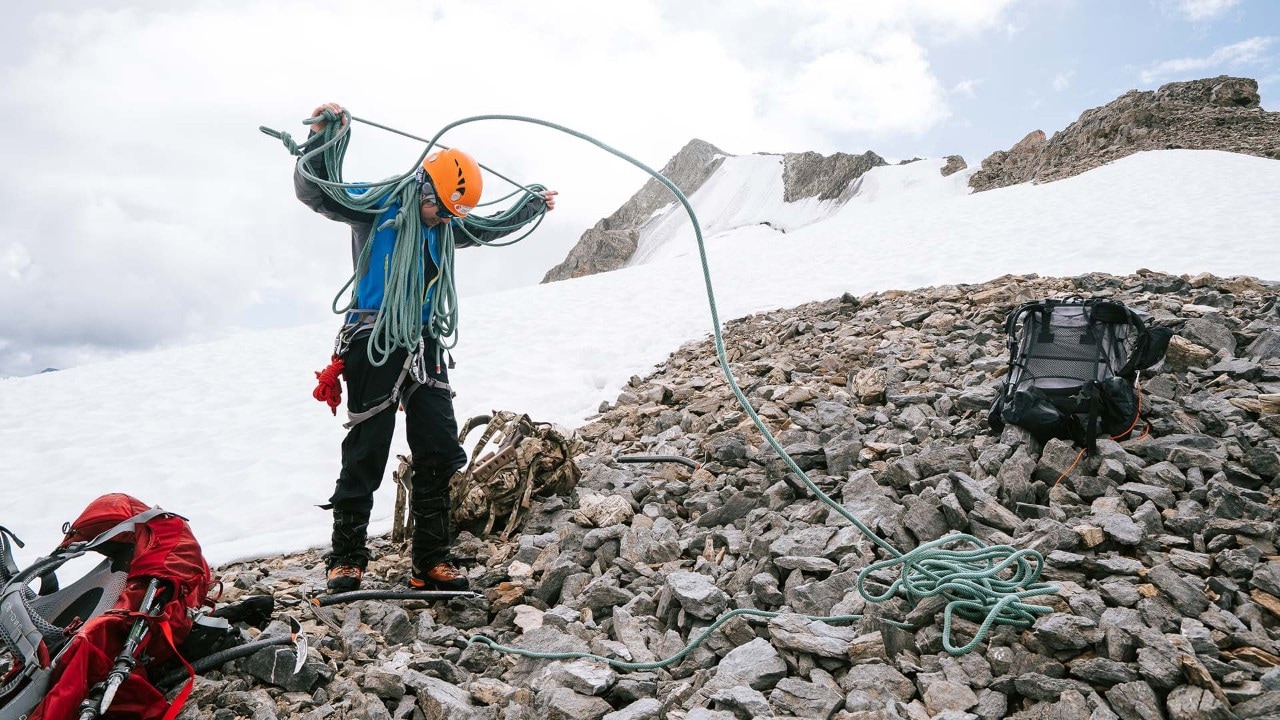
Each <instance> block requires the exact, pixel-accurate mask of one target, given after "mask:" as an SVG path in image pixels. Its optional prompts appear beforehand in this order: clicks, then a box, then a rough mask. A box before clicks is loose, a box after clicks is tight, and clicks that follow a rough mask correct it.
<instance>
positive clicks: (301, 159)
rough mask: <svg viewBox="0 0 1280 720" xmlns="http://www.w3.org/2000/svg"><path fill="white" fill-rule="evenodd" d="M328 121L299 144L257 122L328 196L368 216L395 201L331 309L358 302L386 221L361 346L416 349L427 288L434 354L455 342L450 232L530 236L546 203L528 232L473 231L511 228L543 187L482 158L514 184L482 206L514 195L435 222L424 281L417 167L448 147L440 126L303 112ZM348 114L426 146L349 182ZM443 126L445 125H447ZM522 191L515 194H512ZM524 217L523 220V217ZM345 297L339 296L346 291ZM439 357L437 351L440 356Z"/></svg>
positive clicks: (374, 356) (381, 360)
mask: <svg viewBox="0 0 1280 720" xmlns="http://www.w3.org/2000/svg"><path fill="white" fill-rule="evenodd" d="M321 121H324V122H325V125H324V128H323V129H322V130H320V131H319V132H317V133H316V134H315V135H314V136H313V137H311V138H310V139H309V140H307V141H306V142H303V143H298V142H296V141H294V139H293V137H292V136H291V135H289V133H287V132H282V131H278V130H272V129H271V128H268V127H265V126H264V127H259V130H261V131H262V132H263V133H265V134H267V135H270V136H272V137H274V138H277V139H279V140H280V141H281V142H282V143H283V144H284V146H285V148H287V149H288V150H289V152H290V153H291V154H293V155H296V156H298V170H299V172H300V173H301V174H302V176H303V177H305V178H306V179H307V180H308V181H309V182H311V183H314V184H315V185H316V186H318V187H319V188H320V189H321V190H322V191H323V192H324V193H325V194H326V195H327V196H328V197H330V198H331V199H333V200H334V201H335V202H337V203H339V204H341V205H342V206H343V207H346V208H349V209H351V210H355V211H358V212H364V213H369V214H370V216H371V219H372V218H373V217H375V216H377V215H378V214H380V213H383V212H385V211H388V210H390V209H392V208H395V213H394V215H392V216H391V217H390V218H388V219H387V220H385V221H383V222H382V223H381V224H380V225H376V226H373V227H371V228H370V230H369V233H370V236H369V241H368V242H365V243H364V248H363V250H362V252H361V254H360V256H359V258H357V260H356V263H355V269H354V272H353V273H352V275H351V278H350V279H349V280H348V281H347V282H346V284H344V285H343V286H342V288H340V289H339V290H338V294H337V295H336V296H334V299H333V303H332V309H333V312H334V313H335V314H339V315H342V314H346V313H348V312H350V311H351V310H353V309H356V307H355V306H356V288H357V286H358V284H359V282H360V278H362V277H364V276H365V274H366V273H368V272H369V270H370V268H369V258H370V255H371V252H372V249H373V243H372V242H371V241H372V239H373V235H374V234H376V233H377V232H379V231H381V230H385V229H387V228H388V227H390V228H394V229H395V231H396V243H395V247H394V249H393V250H392V253H391V256H390V257H389V258H388V259H387V261H386V262H384V263H383V267H382V268H374V269H373V270H374V272H379V271H380V272H381V273H382V278H383V286H384V292H383V302H382V304H381V307H379V308H378V311H377V314H376V316H375V317H374V322H373V329H372V333H371V335H370V338H369V343H368V347H367V350H366V352H367V353H368V357H369V362H371V363H373V364H374V365H375V366H381V365H383V364H385V363H386V361H387V358H389V357H390V356H391V354H392V353H393V352H395V351H396V350H397V349H399V348H405V349H407V350H409V351H411V352H412V351H413V350H415V349H416V348H417V347H418V343H419V341H420V340H421V339H422V330H423V320H422V308H423V305H424V304H425V303H426V300H427V295H428V293H431V305H430V307H429V309H428V320H427V322H426V327H427V332H428V333H429V334H430V335H431V337H432V338H434V339H435V341H436V344H437V353H440V352H442V351H444V350H449V349H452V348H453V347H455V346H456V345H457V342H458V295H457V288H456V286H455V283H454V269H453V252H454V248H455V244H456V243H455V239H454V233H455V232H462V233H463V234H464V235H465V236H466V237H467V238H468V239H470V240H471V241H472V242H474V243H476V244H480V245H490V246H495V247H502V246H506V245H511V244H513V243H516V242H519V241H520V240H523V239H524V238H526V237H528V235H529V233H531V232H533V230H535V229H536V228H537V227H538V225H539V224H540V223H541V222H542V215H543V214H545V208H544V209H543V211H542V212H541V213H539V214H538V216H537V220H536V222H534V223H533V225H532V227H530V228H529V230H528V232H525V233H524V234H522V235H520V236H519V237H516V238H514V239H510V240H508V239H505V238H504V239H503V240H502V241H501V242H495V241H488V242H486V241H484V240H481V239H480V238H479V237H478V236H477V235H476V234H475V233H474V232H473V230H479V231H512V230H516V229H518V228H519V227H520V226H521V225H522V224H525V223H524V222H519V221H517V220H516V218H517V217H518V216H519V214H520V213H521V211H522V210H523V209H524V207H525V206H526V205H527V204H528V203H529V202H531V201H533V200H534V199H535V198H539V197H540V194H541V193H542V192H543V191H545V190H546V189H547V188H546V187H544V186H542V185H538V184H533V185H527V186H526V185H521V184H519V183H516V182H515V181H514V180H511V179H510V178H508V177H507V176H505V175H503V174H502V173H499V172H497V171H495V170H493V169H492V168H489V167H486V166H485V165H483V164H482V165H481V167H482V168H484V169H485V170H486V171H488V172H490V173H491V174H493V175H495V176H497V177H499V178H501V179H503V180H505V181H507V182H509V183H511V184H512V185H515V186H516V189H515V190H514V191H513V192H511V193H508V194H507V195H505V196H503V197H501V198H498V199H497V200H493V201H488V202H484V203H481V206H482V207H483V206H488V205H493V204H496V203H500V202H504V201H507V200H510V199H511V198H513V197H515V198H516V199H515V201H514V202H513V203H512V204H511V205H510V206H509V207H507V208H506V209H505V210H503V211H501V212H499V213H498V214H496V215H494V216H492V217H475V216H468V217H466V218H462V219H459V220H454V221H450V222H448V223H444V224H443V225H440V226H438V228H437V229H436V232H437V233H438V237H437V242H436V249H437V254H438V257H436V258H432V259H433V261H434V262H435V264H436V267H437V270H438V272H437V274H436V277H435V278H433V279H432V280H431V282H430V283H427V282H426V281H425V279H424V278H423V273H422V268H423V267H424V263H425V259H424V254H425V253H426V249H425V248H424V243H423V242H421V241H420V239H421V238H422V237H423V232H424V229H423V227H422V218H421V215H420V214H419V212H418V204H419V200H418V195H419V191H418V180H417V172H418V168H419V167H421V165H422V161H423V159H425V158H426V157H427V155H428V154H430V152H431V151H432V149H433V148H435V147H441V148H443V147H445V146H444V145H440V144H439V143H438V142H437V141H438V140H439V138H440V136H441V135H443V134H444V131H443V130H442V131H440V132H439V133H437V134H436V136H435V137H434V138H432V139H430V140H424V139H422V138H419V137H416V136H413V135H409V134H408V133H404V132H401V131H399V130H394V129H392V128H389V127H386V126H385V125H380V124H378V123H374V122H370V121H368V120H364V119H363V118H358V117H355V116H353V115H351V114H350V113H348V112H346V111H343V112H342V113H341V114H338V113H336V112H334V111H333V110H329V109H326V110H324V111H323V112H322V113H321V114H320V115H317V116H315V117H312V118H308V119H307V120H304V121H303V122H304V123H306V124H309V125H313V124H316V123H319V122H321ZM351 121H357V122H362V123H365V124H367V125H372V126H374V127H378V128H381V129H384V130H388V131H390V132H394V133H396V134H399V135H404V136H406V137H410V138H412V139H414V140H419V141H421V142H424V143H426V147H425V148H424V149H423V151H422V153H421V154H420V155H419V156H418V159H417V161H416V163H415V164H414V166H413V167H412V168H411V169H410V170H409V171H407V172H405V173H403V174H401V175H397V176H395V177H391V178H388V179H386V180H382V181H380V182H361V183H349V182H346V181H344V180H343V177H342V165H343V161H344V160H345V158H346V153H347V146H348V144H349V143H350V140H351V136H350V133H351ZM446 129H447V128H446ZM317 157H318V158H319V159H320V160H321V162H323V164H324V168H325V175H326V176H327V177H325V178H321V177H319V176H317V175H316V174H315V173H313V172H311V166H310V163H311V161H312V160H313V159H314V158H317ZM516 196H519V197H516ZM525 222H528V221H525ZM344 295H346V296H347V299H346V301H345V302H344V301H343V296H344ZM437 361H438V357H437Z"/></svg>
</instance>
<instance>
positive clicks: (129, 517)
mask: <svg viewBox="0 0 1280 720" xmlns="http://www.w3.org/2000/svg"><path fill="white" fill-rule="evenodd" d="M0 531H2V532H0V580H3V581H4V589H3V590H2V591H0V641H2V643H3V648H0V653H3V655H0V673H3V677H0V720H7V719H8V718H24V717H26V718H30V720H64V719H68V718H70V719H72V720H75V719H76V718H79V717H80V716H81V713H82V711H83V710H84V709H85V708H86V707H93V703H98V704H101V700H102V696H103V692H104V689H105V688H106V687H108V686H110V685H115V687H114V689H113V690H112V692H113V694H114V696H113V697H112V698H111V703H110V707H109V708H108V710H107V712H106V713H105V714H104V715H102V717H107V718H113V717H114V718H125V717H127V718H142V719H143V720H151V719H153V718H154V719H157V720H158V719H160V718H165V719H166V720H172V718H173V717H175V716H176V715H177V714H178V711H179V710H180V709H181V708H182V704H183V703H184V702H185V701H186V698H187V695H188V694H190V688H191V684H190V682H188V683H187V685H186V686H185V687H184V688H183V689H182V691H181V692H179V693H178V695H177V697H176V698H175V699H174V702H173V703H172V705H171V704H170V703H169V702H168V701H166V700H165V697H164V694H163V693H161V692H160V691H159V690H157V689H156V687H155V686H154V685H153V684H152V682H151V680H152V679H151V678H149V677H148V669H149V668H151V667H156V666H157V665H158V664H160V663H163V662H164V661H166V660H169V659H171V658H175V657H176V658H177V659H178V661H179V662H181V663H182V664H183V665H185V666H186V667H187V668H188V670H189V671H190V666H189V665H187V663H186V661H185V660H183V659H182V658H181V656H180V655H179V654H178V652H177V650H176V649H175V648H177V647H178V646H179V645H181V644H182V641H183V640H184V639H186V637H187V634H188V633H189V632H190V630H191V622H192V620H191V618H192V616H193V614H194V611H196V610H197V609H198V608H200V607H202V606H204V605H206V603H207V596H208V592H209V586H210V584H211V577H210V573H209V565H208V563H207V562H205V559H204V555H203V553H202V552H201V550H200V544H199V543H198V542H196V539H195V536H194V535H192V533H191V528H190V526H189V525H188V524H187V521H186V520H185V519H184V518H182V517H181V516H179V515H175V514H173V513H170V512H166V511H164V510H162V509H160V508H149V507H148V506H147V505H146V504H144V503H142V502H141V501H139V500H137V499H136V498H133V497H130V496H128V495H124V494H121V493H113V494H110V495H103V496H102V497H100V498H98V499H97V500H94V501H93V502H92V503H90V504H89V506H88V507H87V508H85V510H84V512H82V513H81V514H80V517H78V518H76V520H75V521H74V522H73V523H71V524H70V525H69V526H67V527H64V531H65V533H66V537H65V538H64V539H63V541H62V543H61V544H59V545H58V547H57V548H56V549H55V550H54V552H53V553H51V554H50V555H49V556H48V557H44V558H40V559H39V560H36V561H35V562H34V563H33V564H32V565H31V566H30V567H28V568H26V569H24V570H22V571H18V570H17V566H16V563H14V562H13V560H12V557H11V555H10V552H9V551H10V546H9V540H10V538H13V539H14V541H17V538H16V537H14V536H13V534H12V533H10V532H9V531H8V530H5V529H3V528H0ZM89 551H94V552H97V553H100V554H102V555H104V556H105V559H104V560H103V561H102V562H101V563H100V564H99V565H98V566H97V567H96V568H94V569H93V570H91V571H90V572H89V573H88V574H86V575H85V576H84V577H82V578H80V579H78V580H77V581H76V582H75V583H73V584H71V585H69V586H68V587H66V588H58V587H57V583H56V576H54V575H53V573H54V571H56V570H57V569H58V567H60V566H61V565H62V564H63V563H65V562H67V561H68V560H71V559H72V558H75V557H79V556H81V555H84V554H85V553H86V552H89ZM36 578H41V580H42V582H41V590H40V593H39V594H37V593H36V592H35V591H34V590H32V588H30V587H28V585H29V584H30V583H33V582H34V581H35V580H36ZM51 581H52V582H51ZM50 586H52V587H50ZM144 601H145V602H146V603H147V604H148V607H149V608H150V612H147V613H144V612H141V610H140V609H141V608H142V607H143V605H144ZM131 631H132V633H133V639H134V640H135V642H134V645H135V646H136V650H135V651H134V652H133V653H131V654H130V653H125V654H123V655H122V653H121V650H122V648H124V647H125V646H126V639H127V638H130V634H131ZM139 636H140V637H139ZM129 655H132V657H133V658H134V659H135V660H136V659H137V658H143V657H145V658H146V659H147V661H146V663H143V662H141V661H140V660H137V661H136V663H137V664H136V666H133V667H132V668H131V671H130V672H128V673H127V674H124V673H120V672H117V675H124V676H123V680H122V681H121V678H120V677H117V678H116V679H115V680H113V681H112V682H111V683H108V682H107V679H108V676H109V674H110V673H111V672H112V670H113V668H116V669H117V671H119V669H120V667H121V666H122V664H126V665H127V664H129V663H127V662H125V661H124V658H125V657H127V656H129Z"/></svg>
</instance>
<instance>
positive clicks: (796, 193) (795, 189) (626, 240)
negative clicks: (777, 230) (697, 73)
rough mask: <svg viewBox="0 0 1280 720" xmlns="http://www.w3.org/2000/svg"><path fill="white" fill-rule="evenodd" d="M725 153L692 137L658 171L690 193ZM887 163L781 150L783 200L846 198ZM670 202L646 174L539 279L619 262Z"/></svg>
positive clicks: (871, 156) (603, 269) (596, 269)
mask: <svg viewBox="0 0 1280 720" xmlns="http://www.w3.org/2000/svg"><path fill="white" fill-rule="evenodd" d="M725 157H726V153H724V152H723V151H721V150H719V149H718V148H716V147H715V146H714V145H711V144H710V143H707V142H704V141H702V140H693V141H692V142H690V143H689V144H688V145H686V146H685V147H684V148H683V149H682V150H681V151H680V152H678V153H676V156H675V157H673V158H671V160H670V162H668V163H667V165H666V167H664V168H663V169H662V174H663V175H665V176H666V177H668V178H670V180H671V181H672V182H673V183H675V184H676V187H678V188H680V191H681V192H683V193H684V194H685V195H692V194H693V193H694V192H695V191H697V189H698V188H700V187H702V184H703V183H705V182H706V181H707V179H708V178H710V177H711V175H712V174H713V173H715V171H716V170H717V169H718V168H719V167H720V166H721V164H722V163H723V161H724V158H725ZM887 164H888V163H886V162H885V160H884V158H882V157H880V156H879V155H877V154H875V153H873V152H869V151H868V152H865V153H863V154H861V155H849V154H847V153H835V154H833V155H820V154H818V153H816V152H804V153H786V154H784V155H783V156H782V165H783V169H782V180H783V200H785V201H786V202H796V201H798V200H802V199H804V198H817V199H819V200H833V199H840V200H847V199H848V197H849V196H850V195H851V194H852V188H853V187H854V186H853V181H854V180H856V179H857V178H859V177H861V176H862V175H863V173H865V172H867V171H868V170H870V169H871V168H873V167H878V166H880V165H887ZM673 202H674V198H672V197H671V191H670V190H668V189H667V188H666V187H665V186H663V185H662V184H661V183H659V182H658V181H657V180H653V179H650V180H649V181H648V182H646V183H645V184H644V187H642V188H641V189H640V192H638V193H636V194H635V195H634V196H632V197H631V199H630V200H628V201H627V202H626V203H625V204H623V206H622V207H620V208H618V211H617V212H615V213H614V214H612V215H610V216H609V217H607V218H605V219H604V220H601V221H600V222H598V223H596V225H595V227H593V228H591V229H590V230H588V231H586V232H585V233H583V235H582V237H581V238H580V239H579V240H578V244H577V245H575V246H574V247H573V249H572V250H570V251H569V255H568V256H567V257H565V259H564V261H563V262H561V263H560V264H559V265H556V266H555V267H553V268H551V270H549V271H548V272H547V274H546V275H545V276H544V277H543V278H542V282H544V283H547V282H554V281H556V280H566V279H568V278H575V277H582V276H583V275H594V274H595V273H601V272H608V271H610V270H616V269H618V268H620V267H622V266H623V265H624V264H626V262H627V260H629V259H631V256H632V255H634V254H635V251H636V247H637V245H638V243H639V241H640V231H641V229H642V228H643V226H644V224H645V223H646V222H647V221H648V220H649V219H650V218H651V217H652V216H653V213H654V212H655V211H657V210H659V209H661V208H662V207H663V206H665V205H668V204H671V203H673ZM765 222H766V223H767V222H768V221H767V220H766V221H765Z"/></svg>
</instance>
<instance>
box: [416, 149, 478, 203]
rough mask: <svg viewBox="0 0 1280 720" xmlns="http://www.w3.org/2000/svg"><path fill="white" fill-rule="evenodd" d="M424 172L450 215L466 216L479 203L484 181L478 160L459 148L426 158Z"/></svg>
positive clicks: (440, 151) (423, 163)
mask: <svg viewBox="0 0 1280 720" xmlns="http://www.w3.org/2000/svg"><path fill="white" fill-rule="evenodd" d="M422 169H423V170H424V171H426V175H427V178H426V179H428V180H429V181H430V183H431V187H432V189H433V190H435V194H436V197H437V198H438V199H439V200H438V203H439V206H440V207H441V208H442V209H444V210H445V211H447V212H448V213H449V214H451V215H454V216H457V217H465V216H466V215H467V214H469V213H470V212H471V211H472V210H474V209H475V207H476V205H479V204H480V192H481V190H483V189H484V180H483V179H482V178H481V177H480V163H478V162H476V159H475V158H473V157H471V156H470V155H468V154H466V153H464V152H462V151H461V150H459V149H457V148H450V149H448V150H439V151H436V152H433V153H431V154H430V155H427V157H426V159H425V160H423V161H422Z"/></svg>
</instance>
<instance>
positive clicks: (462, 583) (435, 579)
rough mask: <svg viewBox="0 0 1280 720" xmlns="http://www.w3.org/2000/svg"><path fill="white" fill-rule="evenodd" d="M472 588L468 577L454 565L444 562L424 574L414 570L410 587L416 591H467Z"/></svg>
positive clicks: (410, 579)
mask: <svg viewBox="0 0 1280 720" xmlns="http://www.w3.org/2000/svg"><path fill="white" fill-rule="evenodd" d="M470 586H471V583H469V582H467V576H466V575H465V574H464V573H463V572H462V571H461V570H459V569H458V568H456V567H454V565H453V563H448V562H442V563H439V564H437V565H434V566H432V567H430V568H428V569H427V570H426V572H422V571H420V570H418V569H417V568H414V571H413V577H411V578H409V587H411V588H413V589H414V590H466V589H467V588H468V587H470Z"/></svg>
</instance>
